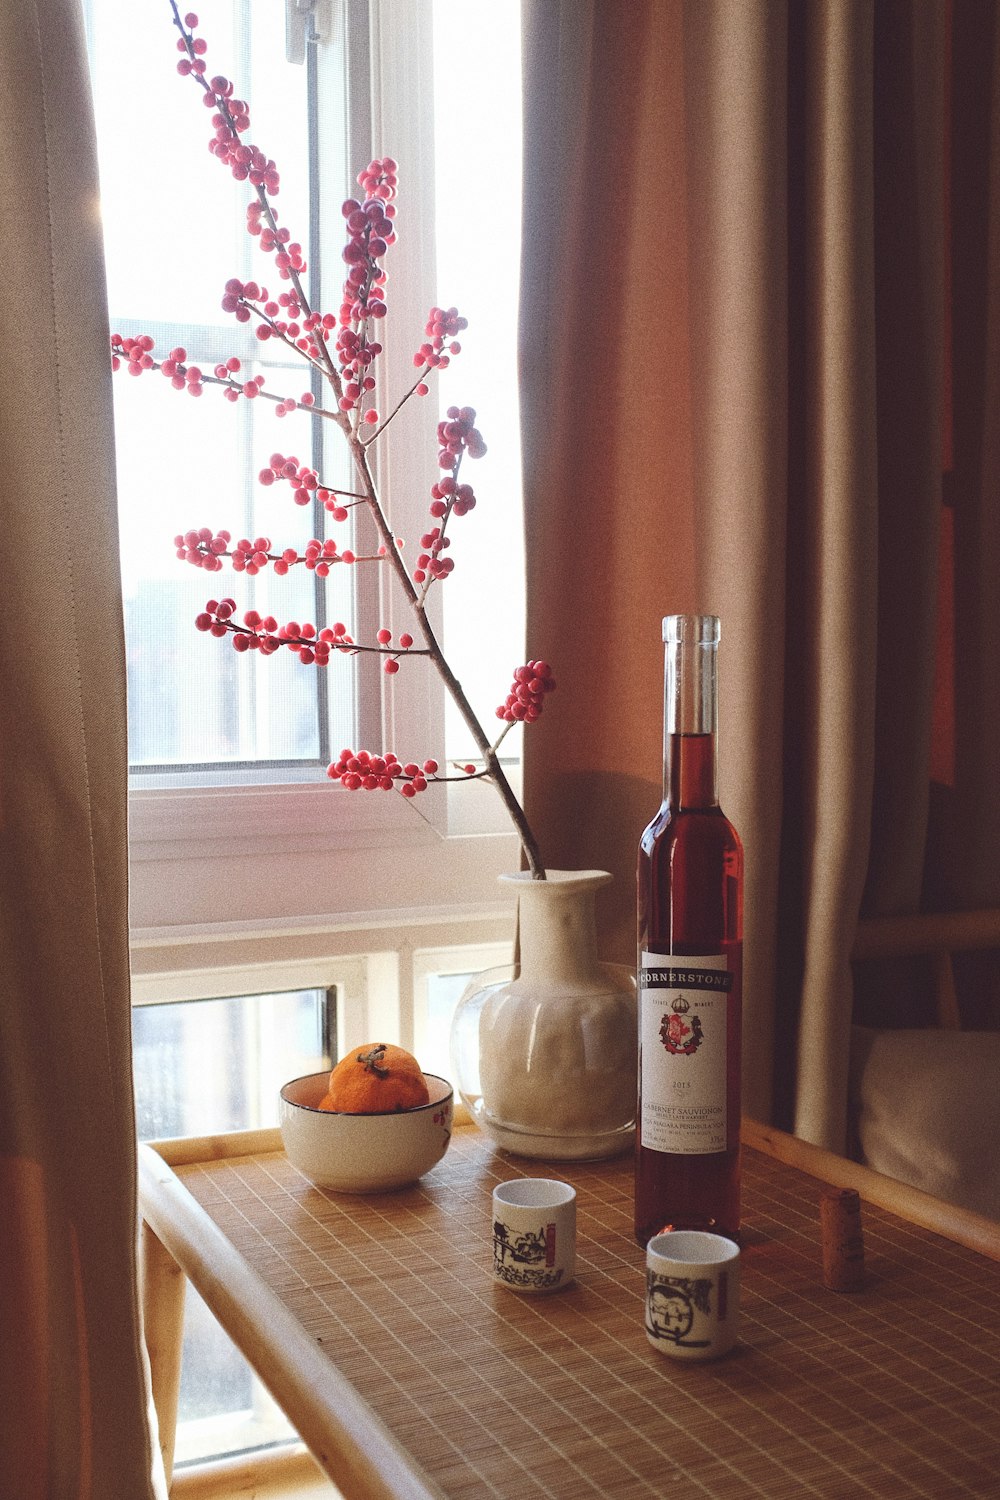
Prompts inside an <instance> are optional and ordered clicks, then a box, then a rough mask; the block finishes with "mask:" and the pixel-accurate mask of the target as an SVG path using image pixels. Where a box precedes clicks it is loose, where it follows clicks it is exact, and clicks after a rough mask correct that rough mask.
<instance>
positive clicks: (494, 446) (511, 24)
mask: <svg viewBox="0 0 1000 1500" xmlns="http://www.w3.org/2000/svg"><path fill="white" fill-rule="evenodd" d="M434 63H435V67H436V68H438V69H440V73H441V76H442V77H443V78H446V79H447V80H448V85H447V88H439V89H437V90H436V91H435V103H436V113H435V123H434V128H435V141H436V162H435V174H436V178H437V184H438V187H437V199H438V201H437V216H436V232H437V268H438V295H439V298H440V300H441V303H442V306H445V307H450V306H452V305H454V306H455V307H457V308H458V310H459V312H460V313H462V315H463V316H465V317H467V318H468V319H469V328H468V332H467V333H466V334H464V335H463V336H462V340H461V343H462V352H461V355H460V356H459V357H458V358H457V359H456V360H455V362H454V364H453V365H452V366H451V368H449V369H448V371H447V372H446V373H445V374H444V375H443V376H442V377H441V383H440V393H441V405H442V410H443V409H444V408H447V407H448V406H449V405H451V404H452V403H456V404H458V405H460V406H466V405H468V406H472V407H474V408H475V409H476V412H477V414H478V417H479V424H480V426H481V429H482V433H483V436H484V438H485V439H486V443H487V447H488V450H489V452H488V455H487V457H486V458H485V459H484V460H483V462H482V466H481V467H479V466H477V465H476V464H473V465H472V466H471V469H470V472H469V474H468V476H467V477H468V479H469V481H470V482H471V483H472V484H473V485H474V487H475V489H476V492H477V497H478V504H477V506H476V509H475V511H474V512H473V513H472V514H471V515H470V517H469V519H468V522H467V523H465V524H463V525H462V528H461V535H460V536H459V534H458V528H457V527H456V535H455V550H456V553H458V566H456V568H455V572H454V574H453V575H452V576H451V577H450V578H449V579H448V582H447V586H446V588H445V590H444V601H445V604H444V608H445V635H446V640H447V648H448V654H449V658H450V660H451V664H452V666H453V667H454V669H455V674H456V676H457V677H458V678H459V680H460V681H461V682H462V683H463V684H464V685H465V687H466V688H471V690H472V701H473V703H474V705H475V706H476V709H477V711H478V712H479V715H480V719H481V722H482V724H483V727H484V728H485V729H486V732H487V734H491V724H492V725H493V726H494V727H499V725H498V721H496V720H495V719H493V717H492V715H493V710H494V709H495V707H496V705H497V704H498V703H502V702H503V700H504V698H505V697H506V696H507V693H508V691H509V689H510V681H511V674H512V672H513V669H514V667H516V666H518V665H519V664H520V663H521V662H522V661H523V660H524V655H523V652H524V623H523V622H524V547H523V539H522V525H521V451H520V425H519V414H518V401H517V320H518V272H519V264H520V248H521V34H520V6H519V4H518V3H517V0H497V3H492V4H488V5H487V4H473V5H470V4H469V3H468V0H434ZM470 141H472V142H474V143H475V145H474V149H473V150H472V151H470V149H469V143H470ZM480 476H482V477H481V479H480ZM463 477H466V476H463ZM530 650H531V651H532V653H533V654H534V655H536V656H538V655H541V653H542V650H543V647H542V645H541V644H540V643H538V644H533V645H531V646H530ZM521 732H522V731H521V730H519V729H518V730H515V731H513V732H512V733H511V734H510V735H508V737H507V739H506V740H505V741H504V754H505V755H516V754H518V753H519V749H518V747H519V741H520V736H521ZM446 735H447V753H448V758H449V759H458V760H465V759H468V758H470V757H472V758H474V757H475V755H476V750H475V746H474V743H473V741H472V738H471V736H470V735H469V733H468V730H467V729H466V728H465V725H464V724H463V722H462V720H461V718H460V717H459V715H458V714H457V712H456V711H455V710H454V708H453V707H452V706H451V705H450V704H449V706H448V708H447V710H446Z"/></svg>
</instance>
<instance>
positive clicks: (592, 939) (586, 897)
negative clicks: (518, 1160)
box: [451, 870, 637, 1161]
mask: <svg viewBox="0 0 1000 1500" xmlns="http://www.w3.org/2000/svg"><path fill="white" fill-rule="evenodd" d="M546 873H547V878H546V879H545V880H532V879H531V876H530V874H529V873H528V872H524V873H523V874H518V875H503V876H501V877H500V880H501V884H502V885H504V886H508V887H513V888H515V889H516V891H517V898H518V938H519V943H518V948H519V962H518V963H517V964H515V965H513V966H508V967H505V968H501V969H490V970H487V971H486V972H485V973H482V974H478V975H476V976H475V978H474V979H472V980H471V981H470V983H469V985H468V987H467V988H466V990H465V993H464V994H463V996H462V998H461V1000H460V1001H459V1003H458V1006H457V1008H456V1011H455V1018H454V1021H453V1022H452V1030H451V1055H452V1068H453V1076H454V1081H455V1084H456V1086H457V1088H458V1091H459V1093H460V1095H461V1097H462V1100H463V1101H464V1103H465V1105H466V1106H467V1108H468V1109H469V1112H470V1113H471V1115H472V1118H473V1119H474V1120H475V1121H476V1123H477V1124H478V1125H479V1126H481V1128H482V1129H483V1130H485V1131H486V1132H487V1133H488V1134H489V1135H490V1136H491V1137H492V1138H493V1140H494V1141H495V1142H496V1144H497V1145H498V1146H501V1147H502V1148H503V1149H504V1150H507V1151H512V1152H514V1153H515V1154H517V1155H519V1156H529V1157H542V1158H547V1159H550V1160H556V1161H586V1160H596V1159H599V1158H603V1157H610V1156H617V1155H618V1154H619V1153H620V1152H622V1151H626V1150H628V1149H630V1148H631V1147H632V1145H633V1142H634V1135H635V1107H636V1068H637V1025H636V1001H635V976H634V974H633V972H632V970H631V969H630V968H627V967H625V965H623V964H607V963H601V962H600V961H599V960H598V958H597V938H596V928H595V911H594V898H595V896H596V894H597V892H598V891H599V890H600V889H601V888H602V887H603V886H605V885H607V884H608V883H609V882H610V881H611V879H612V877H611V876H610V875H609V874H607V873H606V872H605V871H604V870H549V871H547V872H546Z"/></svg>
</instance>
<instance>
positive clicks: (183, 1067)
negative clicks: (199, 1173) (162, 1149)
mask: <svg viewBox="0 0 1000 1500" xmlns="http://www.w3.org/2000/svg"><path fill="white" fill-rule="evenodd" d="M331 1026H332V1019H331V1020H328V1007H327V992H326V990H297V991H290V992H288V993H285V994H276V995H239V996H234V997H231V998H226V999H219V1000H183V1001H178V1002H176V1003H166V1004H162V1005H140V1006H136V1007H135V1008H134V1009H133V1011H132V1042H133V1059H134V1062H133V1070H134V1074H135V1095H136V1120H137V1127H138V1132H139V1138H140V1139H141V1140H170V1139H173V1138H175V1137H177V1136H185V1135H215V1134H218V1133H220V1132H223V1131H227V1130H251V1129H257V1128H260V1127H264V1126H269V1125H276V1124H277V1123H278V1090H279V1089H280V1088H281V1085H282V1084H283V1083H287V1082H288V1080H289V1079H291V1078H298V1077H299V1076H300V1075H301V1074H303V1073H316V1072H319V1071H320V1069H321V1068H324V1067H329V1066H331V1063H330V1056H329V1053H328V1052H327V1051H326V1050H325V1049H326V1045H327V1043H328V1039H329V1033H330V1028H331Z"/></svg>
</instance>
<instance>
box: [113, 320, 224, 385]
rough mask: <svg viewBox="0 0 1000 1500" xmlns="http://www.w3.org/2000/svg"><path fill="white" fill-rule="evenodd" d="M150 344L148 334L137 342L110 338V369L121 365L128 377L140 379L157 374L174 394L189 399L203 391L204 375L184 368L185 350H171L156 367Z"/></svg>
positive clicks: (194, 368)
mask: <svg viewBox="0 0 1000 1500" xmlns="http://www.w3.org/2000/svg"><path fill="white" fill-rule="evenodd" d="M152 350H153V340H152V339H151V338H150V336H149V334H148V333H142V334H140V335H139V337H138V338H134V339H132V338H123V337H122V335H121V334H120V333H113V334H112V335H111V368H112V370H118V369H120V368H121V365H122V361H123V360H124V361H126V367H127V369H128V372H129V374H130V375H142V374H144V372H145V371H146V370H159V371H160V373H161V374H162V375H164V376H166V378H167V379H168V380H169V381H170V383H171V385H172V386H173V387H174V389H175V390H178V391H184V390H186V391H187V392H188V394H189V395H191V396H200V395H202V393H203V391H204V386H203V384H202V380H203V378H204V377H203V375H202V372H201V370H200V369H199V368H198V366H197V365H187V364H185V363H184V361H185V360H186V359H187V351H186V350H185V349H171V351H170V354H169V356H168V357H167V358H166V359H165V360H164V361H163V362H162V364H157V362H156V360H155V359H154V358H153V353H152Z"/></svg>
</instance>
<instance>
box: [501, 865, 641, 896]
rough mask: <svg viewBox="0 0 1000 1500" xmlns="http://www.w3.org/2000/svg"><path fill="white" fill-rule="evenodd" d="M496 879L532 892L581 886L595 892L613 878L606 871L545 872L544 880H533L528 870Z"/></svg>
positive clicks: (564, 889)
mask: <svg viewBox="0 0 1000 1500" xmlns="http://www.w3.org/2000/svg"><path fill="white" fill-rule="evenodd" d="M497 878H498V880H499V882H500V884H501V885H515V886H518V887H525V888H530V889H534V890H545V889H546V888H548V889H549V890H552V889H553V888H558V889H560V890H563V891H566V890H571V889H579V888H580V887H582V886H590V887H591V888H592V889H595V890H596V889H598V888H599V887H600V886H603V885H610V883H611V881H612V880H613V879H614V876H613V875H611V874H610V873H609V872H608V871H607V870H546V871H545V879H544V880H534V879H532V875H531V871H530V870H518V871H516V872H511V873H509V874H504V875H500V876H498V877H497Z"/></svg>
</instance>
